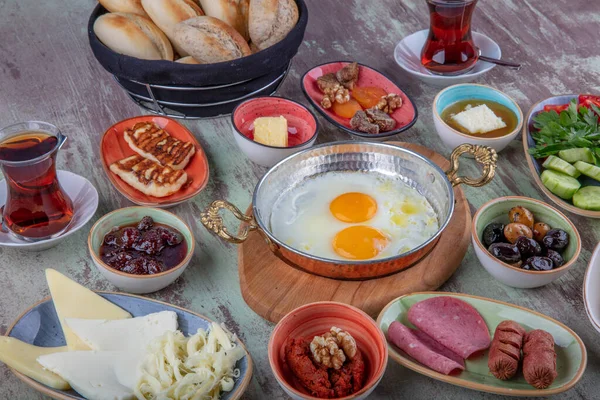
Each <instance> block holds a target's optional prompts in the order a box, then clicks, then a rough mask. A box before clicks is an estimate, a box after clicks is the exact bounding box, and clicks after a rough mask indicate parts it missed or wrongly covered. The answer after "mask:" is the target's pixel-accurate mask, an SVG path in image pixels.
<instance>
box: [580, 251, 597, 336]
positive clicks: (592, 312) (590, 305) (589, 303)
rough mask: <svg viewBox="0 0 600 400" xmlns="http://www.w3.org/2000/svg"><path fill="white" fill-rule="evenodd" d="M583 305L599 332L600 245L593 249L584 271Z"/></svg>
mask: <svg viewBox="0 0 600 400" xmlns="http://www.w3.org/2000/svg"><path fill="white" fill-rule="evenodd" d="M583 303H584V304H585V311H586V312H587V315H588V318H589V319H590V322H591V323H592V325H593V326H594V328H596V330H597V331H598V332H600V243H598V245H597V246H596V248H595V249H594V253H593V254H592V258H591V259H590V263H589V265H588V268H587V270H586V271H585V278H584V280H583Z"/></svg>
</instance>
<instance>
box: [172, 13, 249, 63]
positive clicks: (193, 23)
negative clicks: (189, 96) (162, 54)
mask: <svg viewBox="0 0 600 400" xmlns="http://www.w3.org/2000/svg"><path fill="white" fill-rule="evenodd" d="M175 43H177V45H178V46H179V47H182V48H183V49H184V50H185V51H186V52H187V53H189V54H190V55H191V56H192V57H194V58H195V59H196V60H198V61H199V62H200V64H212V63H218V62H223V61H229V60H233V59H236V58H240V57H245V56H249V55H250V54H252V52H251V50H250V46H248V43H247V42H246V41H245V40H244V38H243V37H242V35H240V34H239V33H238V31H236V30H235V29H233V28H232V27H231V26H229V25H227V24H226V23H225V22H223V21H221V20H219V19H216V18H213V17H196V18H191V19H188V20H187V21H183V22H180V23H179V24H177V27H176V28H175Z"/></svg>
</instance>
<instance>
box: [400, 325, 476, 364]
mask: <svg viewBox="0 0 600 400" xmlns="http://www.w3.org/2000/svg"><path fill="white" fill-rule="evenodd" d="M416 332H417V331H414V330H412V329H410V328H408V327H407V326H405V325H403V324H401V323H400V322H398V321H394V322H392V323H391V324H390V326H389V328H388V339H389V340H390V342H392V343H393V344H394V345H395V346H397V347H399V348H400V349H402V351H404V352H405V353H406V354H408V355H409V356H411V357H412V358H414V359H415V360H417V361H418V362H420V363H421V364H423V365H425V366H427V367H429V368H431V369H433V370H434V371H437V372H439V373H442V374H445V375H450V374H451V373H455V372H458V371H462V370H464V369H465V367H464V364H463V363H462V362H461V363H458V362H457V361H455V360H453V359H451V358H448V357H446V356H445V355H443V354H441V353H439V352H437V351H435V350H434V349H433V348H431V347H430V346H429V345H430V344H431V342H430V343H425V342H424V341H423V340H421V339H420V338H419V337H417V335H416V334H415V333H416ZM434 343H435V342H434ZM437 346H441V345H440V344H437ZM446 351H449V350H447V349H446ZM456 357H458V356H456Z"/></svg>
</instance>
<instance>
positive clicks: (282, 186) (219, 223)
mask: <svg viewBox="0 0 600 400" xmlns="http://www.w3.org/2000/svg"><path fill="white" fill-rule="evenodd" d="M462 154H470V155H472V156H474V157H475V160H476V161H477V162H478V163H480V164H482V166H483V172H482V175H481V177H479V178H468V177H462V176H459V175H458V167H459V157H460V156H461V155H462ZM496 161H497V155H496V152H495V151H494V150H493V149H491V148H489V147H485V146H473V145H470V144H464V145H461V146H459V147H457V148H456V149H455V150H454V151H453V153H452V155H451V168H450V170H449V171H443V170H442V169H441V168H440V167H438V166H437V165H436V164H435V163H434V162H433V161H431V160H429V159H428V158H426V157H423V156H421V155H419V154H417V153H414V152H412V151H410V150H407V149H404V148H402V147H399V146H395V145H391V144H385V143H369V142H355V141H345V142H336V143H331V144H325V145H320V146H316V147H312V148H310V149H307V150H304V151H301V152H298V153H296V154H293V155H291V156H289V157H288V158H286V159H284V160H282V161H281V162H279V163H278V164H276V165H275V166H273V167H272V168H271V169H270V170H269V171H267V173H266V174H265V175H264V176H263V177H262V178H261V180H260V181H259V182H258V184H257V185H256V187H255V189H254V195H253V200H252V213H251V214H250V215H245V214H243V213H242V212H241V211H240V210H239V209H238V208H237V207H235V206H234V205H233V204H231V203H228V202H227V201H223V200H216V201H214V202H213V203H212V204H211V205H210V206H209V207H208V208H207V209H206V210H205V212H203V213H202V214H201V222H202V224H203V225H204V226H205V227H206V228H207V229H208V230H210V231H212V232H213V233H215V234H216V235H218V236H219V237H220V238H221V239H223V240H226V241H228V242H230V243H242V242H244V241H245V240H246V239H247V238H248V235H249V233H250V232H251V231H258V232H259V233H260V234H261V235H262V236H263V237H264V239H265V240H266V242H267V243H268V245H269V248H270V250H271V251H272V252H273V253H274V254H275V255H276V256H277V257H279V258H280V259H282V260H283V261H284V262H286V263H287V264H288V265H290V266H292V267H295V268H298V269H300V270H303V271H305V272H308V273H312V274H315V275H320V276H324V277H328V278H333V279H344V280H364V279H371V278H376V277H381V276H386V275H390V274H393V273H396V272H398V271H400V270H402V269H405V268H407V267H409V266H411V265H414V264H415V263H416V262H418V261H419V260H421V259H422V258H423V257H424V256H425V255H426V254H427V253H429V251H430V250H431V249H432V248H433V247H434V246H435V245H436V243H437V241H438V239H439V238H440V235H441V234H442V232H443V231H444V229H445V228H446V226H447V225H448V223H449V222H450V219H451V217H452V214H453V211H454V191H453V187H454V186H456V185H459V184H463V183H464V184H467V185H469V186H475V187H478V186H483V185H485V184H487V183H488V182H490V181H491V180H492V179H493V177H494V174H495V169H496ZM330 172H344V173H345V172H353V173H354V172H356V173H366V174H372V175H374V176H375V177H377V176H385V177H386V178H387V177H389V178H390V179H394V180H399V181H402V182H403V183H405V184H406V185H407V186H409V187H410V188H414V189H416V190H417V192H419V194H420V195H421V196H422V197H424V198H425V199H426V200H427V202H429V204H430V205H431V208H432V209H433V212H434V213H435V217H436V218H437V221H438V227H439V228H438V229H437V231H435V233H434V234H433V235H432V236H431V237H430V238H429V239H427V240H425V241H424V242H423V243H421V244H420V245H418V246H416V247H414V248H412V249H411V250H409V251H404V252H398V253H397V254H394V255H392V256H389V257H385V258H380V259H376V258H371V259H361V260H356V259H339V258H326V257H320V256H316V255H314V254H310V253H309V252H307V251H306V250H304V251H303V250H301V249H298V248H294V247H292V246H290V245H289V244H287V243H286V240H285V239H284V238H282V237H278V236H277V235H275V234H274V233H273V230H272V228H271V223H272V221H274V218H281V216H280V215H278V213H276V212H274V205H275V204H276V203H277V201H278V200H279V199H280V196H283V195H285V194H286V192H288V191H289V190H291V189H288V188H295V187H298V186H299V185H301V184H303V183H305V182H307V181H309V180H311V179H314V178H316V177H318V176H321V175H323V174H325V173H330ZM222 209H227V210H229V211H231V212H232V213H233V214H234V216H235V217H236V218H237V219H239V220H241V221H243V225H242V227H241V229H240V232H239V233H238V235H234V234H231V233H229V232H228V231H227V229H226V228H225V227H224V225H223V218H222V217H221V215H220V211H221V210H222Z"/></svg>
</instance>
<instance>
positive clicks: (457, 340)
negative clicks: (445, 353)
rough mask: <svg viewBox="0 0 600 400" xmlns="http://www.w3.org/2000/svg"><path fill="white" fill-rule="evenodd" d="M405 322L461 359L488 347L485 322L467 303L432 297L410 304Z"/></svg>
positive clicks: (488, 341) (448, 298) (487, 332)
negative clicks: (407, 321)
mask: <svg viewBox="0 0 600 400" xmlns="http://www.w3.org/2000/svg"><path fill="white" fill-rule="evenodd" d="M408 320H409V321H410V322H411V323H412V324H413V325H415V326H416V327H417V328H419V329H420V330H422V331H423V332H425V333H426V334H427V335H429V336H430V337H432V338H433V339H434V340H435V341H436V342H438V343H439V344H441V345H442V346H444V347H447V348H448V349H450V350H452V351H453V352H454V353H456V354H458V355H459V356H461V357H462V358H469V357H470V356H472V355H473V354H475V353H478V352H481V351H483V350H485V349H487V348H488V347H490V343H491V338H490V332H489V331H488V328H487V325H486V324H485V321H484V320H483V318H482V317H481V315H479V313H478V312H477V310H476V309H475V308H473V306H471V305H470V304H468V303H466V302H464V301H462V300H459V299H457V298H454V297H450V296H439V297H432V298H430V299H427V300H423V301H420V302H418V303H416V304H414V305H413V306H412V307H411V308H410V309H409V310H408Z"/></svg>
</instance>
